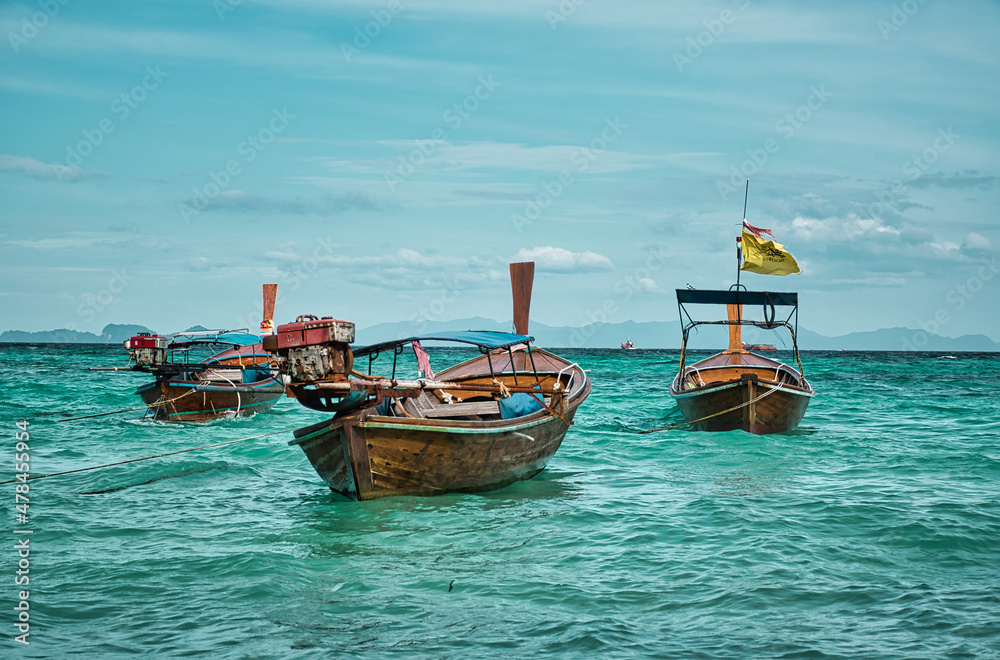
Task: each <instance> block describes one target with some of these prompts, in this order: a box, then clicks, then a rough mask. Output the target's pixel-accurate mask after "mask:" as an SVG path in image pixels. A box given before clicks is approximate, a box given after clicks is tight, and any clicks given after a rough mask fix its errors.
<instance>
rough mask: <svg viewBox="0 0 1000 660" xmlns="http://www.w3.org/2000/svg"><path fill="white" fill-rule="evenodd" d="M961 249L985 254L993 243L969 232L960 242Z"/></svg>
mask: <svg viewBox="0 0 1000 660" xmlns="http://www.w3.org/2000/svg"><path fill="white" fill-rule="evenodd" d="M962 249H963V250H970V251H984V252H986V251H989V250H992V249H993V243H992V242H990V239H988V238H986V237H985V236H983V235H982V234H977V233H976V232H974V231H971V232H969V233H968V235H967V236H966V237H965V240H964V241H963V242H962Z"/></svg>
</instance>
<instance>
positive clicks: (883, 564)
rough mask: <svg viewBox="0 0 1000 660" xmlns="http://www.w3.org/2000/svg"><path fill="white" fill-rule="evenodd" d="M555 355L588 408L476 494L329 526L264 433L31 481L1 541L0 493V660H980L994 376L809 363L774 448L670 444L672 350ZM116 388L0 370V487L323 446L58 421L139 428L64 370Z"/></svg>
mask: <svg viewBox="0 0 1000 660" xmlns="http://www.w3.org/2000/svg"><path fill="white" fill-rule="evenodd" d="M557 352H559V353H561V354H563V355H567V356H570V357H572V358H573V359H575V360H577V361H578V362H580V363H581V364H582V365H584V366H585V367H586V368H587V369H589V371H590V375H591V377H592V379H593V381H594V391H593V394H592V395H591V397H590V398H589V399H588V401H587V402H586V403H585V404H584V406H583V408H581V410H580V412H579V413H578V415H577V418H576V424H575V425H574V426H573V427H572V428H571V429H570V431H569V433H568V435H567V437H566V440H565V442H564V443H563V446H562V447H561V449H560V450H559V452H558V453H557V454H556V455H555V457H554V459H553V460H552V462H551V463H550V464H549V467H548V469H546V470H545V471H544V472H543V473H541V474H540V475H538V476H537V477H536V478H535V479H533V480H531V481H528V482H522V483H519V484H516V485H514V486H511V487H508V488H506V489H504V490H501V491H496V492H492V493H486V494H474V495H447V496H441V497H435V498H398V499H386V500H382V501H375V502H366V503H356V502H349V501H346V500H342V499H340V498H339V497H337V496H335V495H333V494H332V493H331V492H330V491H329V490H328V489H327V488H326V486H325V485H324V484H323V482H322V481H321V480H320V479H319V477H318V476H317V475H316V474H315V472H314V471H313V468H312V466H310V465H309V463H308V462H307V461H306V459H305V457H304V455H303V454H302V452H301V451H300V450H299V449H298V448H297V447H289V446H287V444H286V443H287V441H288V440H289V439H290V438H291V434H290V433H280V434H275V435H271V436H268V437H264V438H260V439H256V440H250V441H247V442H241V443H235V444H231V445H226V446H222V447H216V448H212V449H205V450H202V451H196V452H191V453H185V454H179V455H175V456H168V457H164V458H158V459H155V460H150V461H145V462H140V463H134V464H129V465H122V466H117V467H111V468H106V469H102V470H96V471H91V472H83V473H79V474H72V475H66V476H61V477H52V478H47V479H38V480H35V481H31V482H29V484H30V489H29V491H28V493H26V495H27V497H28V498H29V500H30V502H29V506H30V508H29V509H28V510H27V511H28V513H27V516H28V520H27V522H18V521H17V519H16V517H15V516H16V515H18V512H17V511H16V509H15V506H16V502H15V496H16V494H15V486H16V484H14V483H8V484H4V485H3V486H0V493H5V494H4V495H2V496H0V501H3V502H4V503H5V505H4V506H5V508H6V510H7V511H6V516H7V517H6V520H7V523H6V528H7V530H8V531H7V532H6V536H7V539H8V540H7V542H5V543H4V544H2V547H3V548H4V549H3V550H0V573H2V575H0V582H2V584H4V585H5V586H4V588H3V590H2V592H3V603H4V605H3V607H2V611H3V612H6V614H4V615H0V630H2V631H3V632H2V638H3V639H2V642H0V644H2V646H0V649H2V651H0V655H2V656H3V657H37V658H43V657H44V658H49V657H85V658H91V657H93V658H102V657H114V656H118V655H133V654H135V655H137V654H141V655H144V656H150V657H187V656H201V657H208V658H347V657H352V658H353V657H359V658H394V657H397V658H462V659H465V658H523V657H537V656H545V657H566V658H577V657H579V658H584V657H586V658H591V657H613V658H739V659H743V658H996V657H1000V355H998V354H957V355H955V356H943V355H940V354H931V353H923V354H920V353H911V354H893V353H845V352H838V353H822V352H817V353H806V354H804V365H805V370H806V375H807V377H809V378H810V380H811V381H812V383H813V384H814V386H815V387H816V389H817V391H818V392H819V394H818V396H817V397H816V398H815V399H814V400H813V402H812V404H811V406H810V408H809V410H808V411H807V413H806V416H805V419H804V420H803V423H802V425H801V427H800V428H799V429H798V430H796V431H795V432H791V433H787V434H782V435H772V436H752V435H749V434H746V433H743V432H730V433H702V432H692V431H685V430H674V431H665V432H662V433H654V434H647V435H641V434H638V433H637V431H640V430H643V429H650V428H656V427H661V426H668V425H670V424H674V423H679V422H680V421H682V420H681V418H680V416H679V414H678V413H677V412H676V409H675V408H674V406H673V403H672V401H671V400H670V398H669V396H668V395H667V388H668V385H669V381H670V379H671V377H672V376H673V372H674V370H675V369H676V366H677V358H678V355H677V352H676V351H641V350H640V351H634V352H624V351H611V350H566V351H557ZM432 355H433V353H432ZM123 363H124V356H123V355H122V353H121V349H120V348H119V347H117V346H82V347H81V346H73V347H58V346H24V345H3V346H0V380H2V382H3V397H2V403H0V425H2V428H3V429H4V436H3V437H5V438H6V440H5V441H4V443H3V445H2V450H0V451H2V452H3V453H5V454H6V456H5V457H3V459H2V460H0V465H3V466H5V467H4V470H3V472H2V475H0V479H2V480H8V479H14V474H15V472H14V468H15V453H16V450H15V433H16V431H17V427H16V424H17V422H18V421H21V420H26V421H27V422H28V430H29V432H30V439H29V446H30V470H31V473H32V474H33V475H41V474H47V473H53V472H60V471H64V470H71V469H75V468H79V467H85V466H92V465H101V464H106V463H113V462H116V461H120V460H123V459H128V458H136V457H141V456H149V455H153V454H161V453H165V452H170V451H176V450H179V449H184V448H188V447H196V446H200V445H205V444H209V443H213V442H221V441H225V440H233V439H239V438H244V437H247V436H252V435H256V434H260V433H267V432H270V431H279V430H284V429H289V430H290V429H294V428H296V427H299V426H304V425H306V424H309V423H312V422H315V421H319V420H320V419H322V415H321V414H320V413H315V412H311V411H307V410H306V409H304V408H301V407H299V406H298V405H297V404H296V403H295V402H294V401H292V400H287V399H286V400H282V401H281V402H280V403H279V404H278V405H277V406H276V407H275V408H274V409H273V410H272V411H271V412H269V413H266V414H262V415H258V416H256V417H253V418H245V419H236V420H220V421H216V422H212V423H209V424H204V425H187V424H185V425H178V424H172V423H164V422H150V421H141V420H139V419H138V417H139V415H140V413H139V412H131V413H126V414H119V415H111V416H106V417H97V418H93V419H86V420H79V421H67V422H60V421H59V420H60V419H64V418H65V416H67V415H84V414H94V413H99V412H104V411H110V410H116V409H121V408H128V407H133V406H137V405H139V401H138V399H137V398H136V397H134V396H132V394H131V392H132V390H133V389H134V388H135V387H136V386H137V385H138V384H140V383H142V382H144V381H145V380H146V379H148V376H144V375H142V374H131V373H125V374H120V373H118V374H113V373H106V372H89V371H86V370H85V368H86V367H87V366H99V365H113V364H119V365H120V364H123ZM20 515H24V514H20ZM15 530H21V531H24V530H31V534H30V535H27V536H26V535H24V534H20V535H18V534H15V533H14V532H15ZM24 538H28V539H29V542H30V557H29V558H28V562H29V564H30V567H29V569H28V570H29V577H30V585H28V586H16V585H15V577H16V571H17V570H19V569H18V566H19V564H18V562H19V561H20V558H19V556H18V550H17V549H15V545H16V544H17V543H18V542H19V541H20V540H22V539H24ZM22 566H23V564H22ZM23 589H28V590H29V591H30V593H29V594H28V599H27V603H28V606H29V609H28V613H29V617H30V618H29V624H30V632H29V637H28V638H26V639H27V641H29V642H30V644H29V645H27V646H26V645H24V644H21V643H18V642H17V641H15V637H16V636H17V635H18V634H19V632H18V629H17V627H16V624H17V623H18V616H19V614H20V613H19V611H18V610H16V609H14V608H15V607H17V606H18V605H19V603H20V602H21V601H20V596H19V591H20V590H23ZM22 611H23V610H22Z"/></svg>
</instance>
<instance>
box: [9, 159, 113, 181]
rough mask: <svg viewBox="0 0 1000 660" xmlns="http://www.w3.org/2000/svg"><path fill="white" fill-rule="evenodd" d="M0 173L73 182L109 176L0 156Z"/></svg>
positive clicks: (76, 168) (33, 160)
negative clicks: (13, 173) (14, 173)
mask: <svg viewBox="0 0 1000 660" xmlns="http://www.w3.org/2000/svg"><path fill="white" fill-rule="evenodd" d="M0 172H16V173H19V174H23V175H25V176H28V177H31V178H32V179H42V180H46V181H67V182H75V181H82V180H84V179H92V178H95V177H103V176H109V174H108V173H107V172H100V171H98V170H84V169H81V168H79V167H75V166H74V167H70V166H67V165H56V164H48V163H43V162H41V161H40V160H35V159H34V158H28V157H26V156H14V155H11V154H0Z"/></svg>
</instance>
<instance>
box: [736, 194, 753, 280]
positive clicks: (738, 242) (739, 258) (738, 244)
mask: <svg viewBox="0 0 1000 660" xmlns="http://www.w3.org/2000/svg"><path fill="white" fill-rule="evenodd" d="M749 197H750V177H747V187H746V190H745V191H744V192H743V220H744V221H745V220H746V219H747V199H748V198H749ZM742 234H743V224H742V223H741V224H740V236H737V237H736V290H737V291H738V290H739V288H740V265H741V264H740V262H741V261H743V255H742V254H741V253H740V249H741V247H742V246H743V244H742V242H741V241H742Z"/></svg>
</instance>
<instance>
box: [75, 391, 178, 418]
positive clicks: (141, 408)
mask: <svg viewBox="0 0 1000 660" xmlns="http://www.w3.org/2000/svg"><path fill="white" fill-rule="evenodd" d="M196 391H197V390H196V389H195V388H191V389H190V390H188V391H187V392H185V393H184V394H182V395H180V396H177V397H174V398H173V399H166V400H164V401H155V402H153V403H147V404H146V405H144V406H139V407H138V408H125V409H124V410H112V411H111V412H106V413H97V414H96V415H84V416H83V417H67V418H66V419H57V420H56V422H75V421H76V420H78V419H91V418H94V417H105V416H107V415H118V414H121V413H127V412H132V411H133V410H146V409H147V408H155V407H157V406H165V405H167V404H168V403H173V402H174V401H177V400H179V399H183V398H184V397H186V396H187V395H188V394H194V393H195V392H196Z"/></svg>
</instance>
